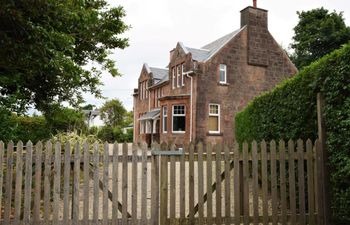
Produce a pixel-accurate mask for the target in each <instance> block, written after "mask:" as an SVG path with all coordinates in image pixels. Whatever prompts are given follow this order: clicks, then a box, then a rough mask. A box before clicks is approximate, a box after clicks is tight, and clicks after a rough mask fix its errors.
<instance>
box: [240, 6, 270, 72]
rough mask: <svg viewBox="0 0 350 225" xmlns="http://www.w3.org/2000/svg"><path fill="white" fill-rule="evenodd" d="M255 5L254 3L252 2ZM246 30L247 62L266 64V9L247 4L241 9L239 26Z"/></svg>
mask: <svg viewBox="0 0 350 225" xmlns="http://www.w3.org/2000/svg"><path fill="white" fill-rule="evenodd" d="M254 5H255V6H256V3H255V2H254ZM244 26H247V30H248V64H250V65H254V66H264V67H266V66H268V54H267V53H268V47H267V41H268V40H269V38H268V37H269V35H270V34H269V32H268V18H267V10H265V9H260V8H257V7H251V6H248V7H247V8H245V9H243V10H242V11H241V27H244Z"/></svg>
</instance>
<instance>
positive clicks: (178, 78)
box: [176, 65, 181, 88]
mask: <svg viewBox="0 0 350 225" xmlns="http://www.w3.org/2000/svg"><path fill="white" fill-rule="evenodd" d="M176 71H177V80H176V84H177V87H178V88H179V87H181V81H180V78H181V74H180V65H177V67H176Z"/></svg>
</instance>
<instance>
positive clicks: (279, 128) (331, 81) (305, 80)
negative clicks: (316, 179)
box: [235, 44, 350, 224]
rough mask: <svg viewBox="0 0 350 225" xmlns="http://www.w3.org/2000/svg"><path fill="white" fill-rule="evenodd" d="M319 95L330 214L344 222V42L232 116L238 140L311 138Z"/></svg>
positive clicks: (347, 138) (349, 83) (349, 133)
mask: <svg viewBox="0 0 350 225" xmlns="http://www.w3.org/2000/svg"><path fill="white" fill-rule="evenodd" d="M317 92H322V93H323V94H324V97H325V101H326V106H325V109H324V113H325V120H326V132H327V149H328V151H329V160H330V167H331V188H332V190H331V193H332V194H333V196H332V199H333V200H332V213H333V216H334V218H336V220H337V224H349V223H350V44H347V45H345V46H344V47H343V48H341V49H339V50H336V51H334V52H332V53H331V54H329V55H326V56H325V57H323V58H321V59H320V60H318V61H316V62H314V63H312V64H311V65H310V66H308V67H306V68H305V69H303V70H302V71H301V72H299V73H298V74H297V75H295V76H294V77H293V78H291V79H289V80H286V81H285V82H283V83H282V84H280V85H278V86H277V87H276V88H274V89H273V90H272V91H270V92H267V93H264V94H263V95H261V96H259V97H257V98H255V99H254V100H253V101H251V102H250V103H249V104H248V106H247V107H246V108H245V109H244V110H243V111H241V112H239V113H238V114H237V115H236V117H235V126H236V129H235V134H236V139H237V141H238V142H243V141H251V140H254V139H255V140H257V141H260V140H262V139H265V140H271V139H276V140H278V139H285V140H288V139H294V140H295V139H298V138H302V139H304V140H305V139H307V138H310V139H312V140H315V139H316V138H317V110H316V94H317Z"/></svg>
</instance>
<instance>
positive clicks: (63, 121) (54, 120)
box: [45, 105, 87, 134]
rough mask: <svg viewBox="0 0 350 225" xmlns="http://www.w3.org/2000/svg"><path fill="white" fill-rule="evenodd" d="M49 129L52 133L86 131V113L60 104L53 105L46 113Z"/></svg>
mask: <svg viewBox="0 0 350 225" xmlns="http://www.w3.org/2000/svg"><path fill="white" fill-rule="evenodd" d="M45 118H46V120H47V123H48V127H49V130H50V131H51V132H52V133H54V134H55V133H57V132H59V131H60V132H71V131H75V130H79V131H86V130H87V126H86V124H85V115H84V113H83V112H81V111H79V110H75V109H71V108H67V107H61V106H60V105H55V106H54V107H53V106H51V107H50V110H49V111H47V112H46V113H45Z"/></svg>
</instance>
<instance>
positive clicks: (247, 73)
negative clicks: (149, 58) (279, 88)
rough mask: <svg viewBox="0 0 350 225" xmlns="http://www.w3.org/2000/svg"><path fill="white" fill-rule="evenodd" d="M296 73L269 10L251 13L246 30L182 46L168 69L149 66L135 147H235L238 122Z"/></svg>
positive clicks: (137, 92) (142, 80)
mask: <svg viewBox="0 0 350 225" xmlns="http://www.w3.org/2000/svg"><path fill="white" fill-rule="evenodd" d="M296 73H297V69H296V67H295V66H294V65H293V63H292V62H291V61H290V59H289V58H288V56H287V55H286V53H285V52H284V50H283V49H282V48H281V47H280V46H279V45H278V44H277V43H276V41H275V40H274V38H273V37H272V35H271V34H270V33H269V30H268V12H267V10H264V9H260V8H257V7H256V5H255V6H254V7H247V8H245V9H243V10H242V11H241V27H240V28H239V29H238V30H235V31H233V32H231V33H229V34H227V35H225V36H223V37H221V38H219V39H217V40H215V41H213V42H211V43H209V44H207V45H205V46H203V47H201V48H192V47H188V46H185V45H184V44H183V43H181V42H179V43H177V45H176V47H175V48H174V49H173V50H171V51H170V60H169V65H168V66H167V67H166V68H154V67H150V66H148V65H147V64H144V65H143V67H142V70H141V74H140V76H139V80H138V88H137V89H134V94H133V97H134V141H135V142H142V141H146V142H147V143H148V144H150V143H152V142H153V141H157V142H163V141H172V142H174V143H175V144H176V145H179V146H181V145H182V144H185V143H189V142H191V141H194V142H197V141H205V142H212V143H216V142H218V141H224V142H226V143H232V142H233V141H234V138H235V137H234V128H235V124H234V117H235V114H236V113H237V112H238V111H240V110H242V109H243V107H244V106H246V105H247V103H248V102H249V101H250V100H252V98H254V97H255V96H257V95H260V94H261V93H263V92H266V91H269V90H271V89H272V88H273V87H275V86H276V85H277V84H278V83H280V82H281V81H283V80H285V79H287V78H289V77H291V76H293V75H294V74H296Z"/></svg>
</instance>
